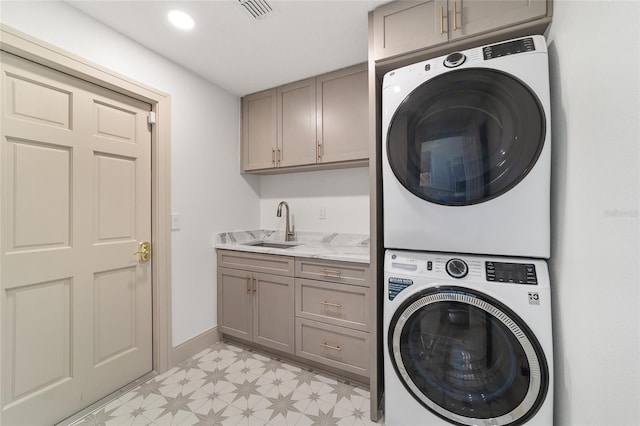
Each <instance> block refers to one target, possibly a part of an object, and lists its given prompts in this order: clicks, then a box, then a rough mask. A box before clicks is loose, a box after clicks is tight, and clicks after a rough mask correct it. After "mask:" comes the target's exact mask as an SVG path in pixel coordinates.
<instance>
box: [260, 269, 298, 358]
mask: <svg viewBox="0 0 640 426" xmlns="http://www.w3.org/2000/svg"><path fill="white" fill-rule="evenodd" d="M253 277H254V282H253V286H254V287H253V291H254V312H253V330H254V331H253V341H254V342H255V343H259V344H261V345H264V346H268V347H270V348H273V349H278V350H280V351H283V352H288V353H293V352H294V349H295V346H294V344H293V343H294V335H295V330H294V312H295V305H294V303H295V301H294V296H293V292H294V279H293V278H290V277H282V276H278V275H271V274H259V273H254V274H253Z"/></svg>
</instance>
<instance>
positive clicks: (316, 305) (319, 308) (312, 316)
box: [295, 258, 373, 380]
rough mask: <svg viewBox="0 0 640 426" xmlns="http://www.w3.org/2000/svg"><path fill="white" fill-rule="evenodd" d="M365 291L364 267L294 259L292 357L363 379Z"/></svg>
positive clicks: (366, 341) (367, 370) (367, 338)
mask: <svg viewBox="0 0 640 426" xmlns="http://www.w3.org/2000/svg"><path fill="white" fill-rule="evenodd" d="M303 277H304V278H303ZM370 291H371V289H370V288H369V267H368V266H367V265H362V264H358V263H349V262H332V261H325V260H317V259H301V258H296V321H295V322H296V352H295V354H296V355H297V356H299V357H301V358H305V359H308V360H311V361H315V362H318V363H320V364H324V365H327V366H329V367H333V368H338V369H341V370H344V371H348V372H350V373H354V374H357V375H359V376H362V377H366V379H365V380H368V375H369V373H370V371H371V368H370V365H369V361H370V358H369V354H370V352H371V351H372V350H373V348H371V347H370V344H371V341H370V333H369V331H370V328H371V321H370V319H369V312H370V303H371V299H370Z"/></svg>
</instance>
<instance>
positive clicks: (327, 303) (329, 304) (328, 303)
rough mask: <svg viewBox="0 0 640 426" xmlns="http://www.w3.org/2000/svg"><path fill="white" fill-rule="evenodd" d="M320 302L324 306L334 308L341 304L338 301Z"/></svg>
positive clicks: (339, 306) (340, 306)
mask: <svg viewBox="0 0 640 426" xmlns="http://www.w3.org/2000/svg"><path fill="white" fill-rule="evenodd" d="M320 304H321V305H324V306H332V307H334V308H342V305H341V304H339V303H331V302H327V301H324V302H320Z"/></svg>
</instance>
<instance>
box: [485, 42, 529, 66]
mask: <svg viewBox="0 0 640 426" xmlns="http://www.w3.org/2000/svg"><path fill="white" fill-rule="evenodd" d="M534 50H536V46H535V44H534V43H533V39H532V38H531V37H527V38H521V39H519V40H514V41H509V42H506V43H500V44H494V45H492V46H486V47H484V48H483V49H482V55H483V56H484V59H485V61H486V60H489V59H493V58H499V57H501V56H506V55H513V54H515V53H522V52H533V51H534Z"/></svg>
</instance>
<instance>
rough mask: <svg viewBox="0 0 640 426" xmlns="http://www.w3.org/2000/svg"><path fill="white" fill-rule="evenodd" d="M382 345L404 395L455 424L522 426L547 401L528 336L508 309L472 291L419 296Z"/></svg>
mask: <svg viewBox="0 0 640 426" xmlns="http://www.w3.org/2000/svg"><path fill="white" fill-rule="evenodd" d="M388 341H389V347H388V350H389V353H390V356H391V360H392V363H393V366H394V368H395V370H396V373H397V374H398V377H400V379H401V381H402V382H403V384H404V386H405V387H406V388H407V390H408V391H409V392H410V393H411V394H412V395H413V396H414V398H415V399H416V400H417V401H418V402H420V403H421V404H422V405H423V406H425V407H426V408H427V409H429V410H431V411H432V412H433V413H435V414H437V415H438V416H440V417H442V418H444V419H447V420H449V421H453V422H455V423H456V424H462V425H478V424H480V425H482V424H487V425H489V424H491V425H512V424H521V423H523V422H525V421H526V420H528V419H529V418H531V417H532V416H533V415H534V414H535V413H536V412H537V411H538V409H539V408H540V406H541V405H542V403H543V402H544V398H545V396H546V394H547V390H548V386H549V380H548V377H549V376H548V368H547V363H546V358H545V356H544V353H543V351H542V348H541V346H540V344H539V343H538V341H537V339H536V338H535V336H533V333H532V332H531V331H530V330H529V328H528V327H527V326H526V325H525V324H524V323H523V322H522V320H521V319H520V318H519V317H518V316H517V315H515V314H514V313H513V312H511V311H510V310H509V309H508V308H507V307H505V306H503V305H502V304H500V303H499V302H497V301H496V300H493V299H492V298H489V297H488V296H486V295H481V294H479V293H477V292H475V291H474V290H470V289H464V290H461V289H460V288H455V289H453V288H442V287H441V288H438V289H431V290H425V291H423V292H421V293H419V294H417V295H416V296H414V297H413V298H411V299H409V300H407V301H406V302H405V303H404V304H403V305H402V306H401V307H400V309H398V311H397V312H396V314H395V315H394V317H393V319H392V321H391V326H390V329H389V340H388Z"/></svg>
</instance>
